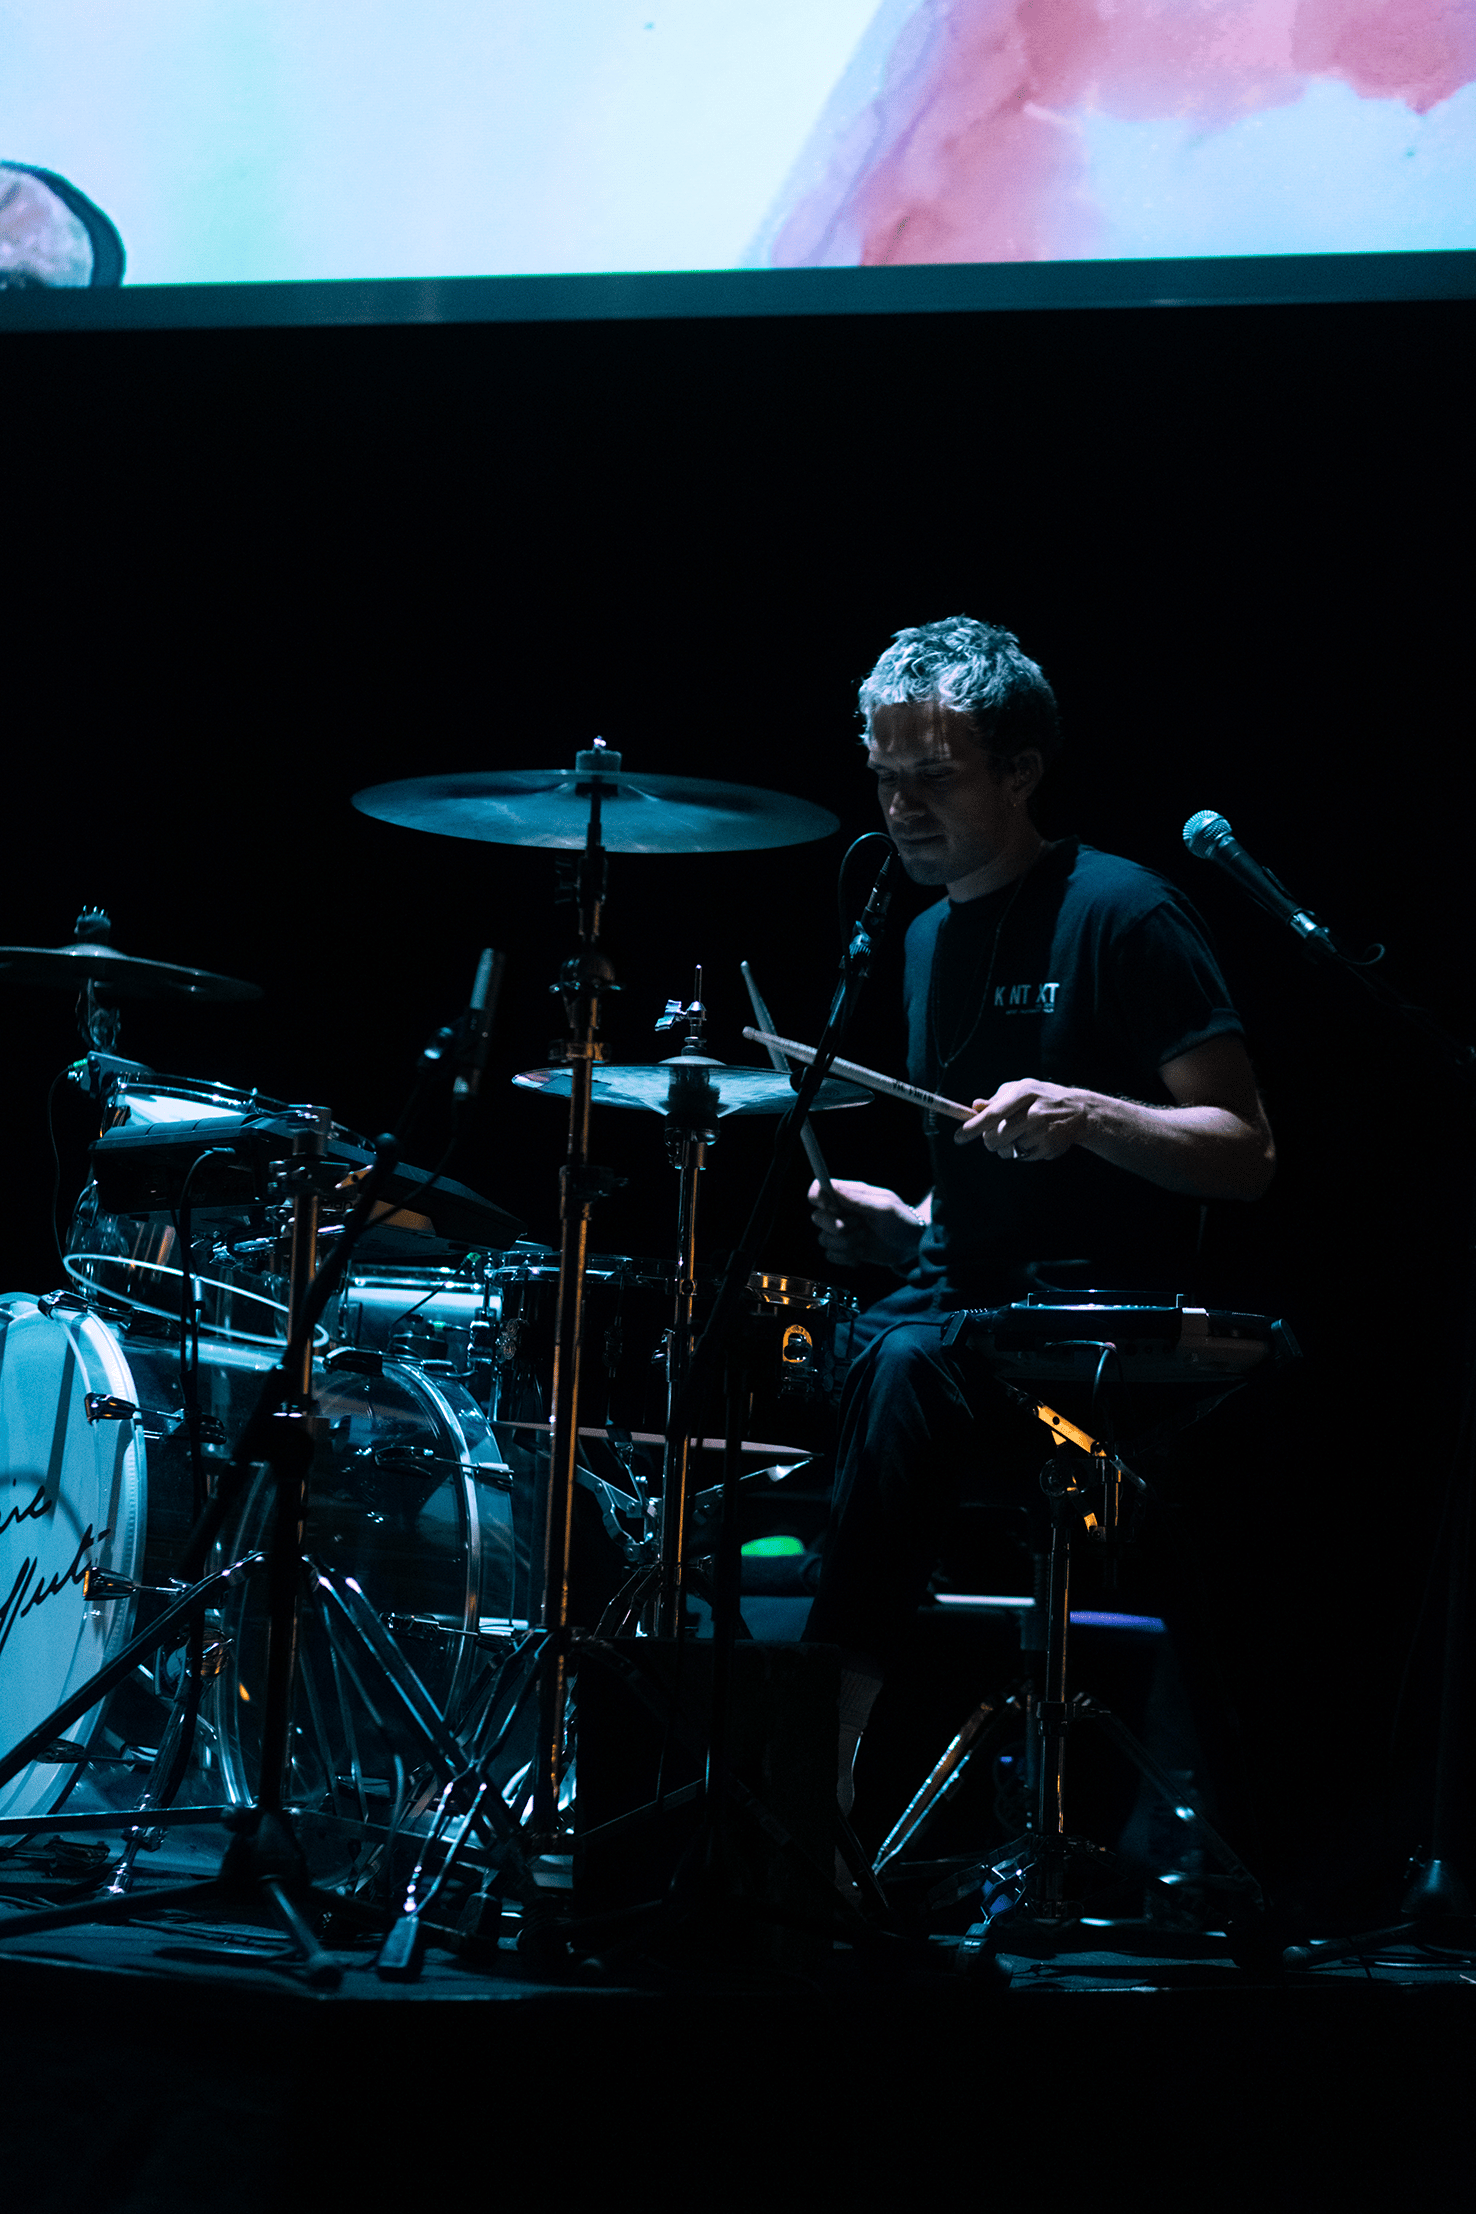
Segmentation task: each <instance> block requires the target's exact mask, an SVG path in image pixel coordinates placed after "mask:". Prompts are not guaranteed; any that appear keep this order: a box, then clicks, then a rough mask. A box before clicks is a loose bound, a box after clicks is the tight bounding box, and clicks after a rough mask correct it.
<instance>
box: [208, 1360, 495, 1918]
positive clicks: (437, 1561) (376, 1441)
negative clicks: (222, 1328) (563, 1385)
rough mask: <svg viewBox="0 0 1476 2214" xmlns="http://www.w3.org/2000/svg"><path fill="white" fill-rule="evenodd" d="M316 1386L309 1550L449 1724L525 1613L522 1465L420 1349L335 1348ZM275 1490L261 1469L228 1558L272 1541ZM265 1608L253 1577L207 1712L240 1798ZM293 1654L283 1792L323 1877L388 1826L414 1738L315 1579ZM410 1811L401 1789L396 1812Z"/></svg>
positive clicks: (239, 1592) (415, 1760) (251, 1784)
mask: <svg viewBox="0 0 1476 2214" xmlns="http://www.w3.org/2000/svg"><path fill="white" fill-rule="evenodd" d="M202 1359H203V1354H202ZM313 1396H314V1410H315V1414H316V1418H317V1424H318V1429H317V1435H316V1439H315V1443H314V1451H313V1463H312V1471H311V1475H310V1478H309V1495H308V1498H309V1503H308V1521H307V1537H306V1544H305V1551H306V1553H307V1555H308V1557H309V1559H310V1560H311V1561H313V1562H314V1563H315V1564H317V1565H320V1566H321V1567H323V1568H324V1569H327V1570H329V1571H332V1572H335V1573H336V1574H337V1575H339V1576H348V1577H351V1578H352V1579H353V1581H354V1583H355V1584H357V1586H358V1587H359V1589H360V1590H361V1591H362V1593H363V1595H364V1597H365V1598H366V1599H367V1600H368V1602H369V1604H370V1606H371V1607H372V1608H373V1609H374V1611H375V1612H376V1614H378V1616H379V1618H380V1620H381V1621H382V1622H383V1623H384V1625H385V1627H386V1628H387V1629H388V1630H389V1632H390V1634H391V1636H392V1637H393V1639H394V1641H395V1644H396V1645H397V1646H398V1647H399V1650H400V1654H401V1655H402V1656H403V1660H404V1662H405V1663H407V1664H408V1666H409V1667H410V1668H411V1669H412V1670H413V1671H414V1673H415V1675H416V1676H417V1677H418V1678H419V1680H420V1682H421V1683H422V1684H423V1685H424V1687H425V1689H426V1690H427V1691H428V1692H429V1693H430V1695H431V1697H432V1699H433V1700H434V1701H435V1703H436V1705H437V1707H438V1708H439V1709H440V1710H441V1712H442V1714H443V1715H445V1717H446V1718H447V1721H448V1722H449V1724H450V1726H451V1728H452V1730H453V1731H454V1730H456V1729H457V1728H458V1727H459V1726H460V1725H461V1724H462V1723H463V1722H464V1721H465V1720H466V1718H467V1715H468V1712H469V1710H470V1709H471V1708H472V1707H473V1706H474V1705H475V1703H476V1701H477V1698H478V1695H479V1693H480V1692H481V1690H482V1689H483V1687H484V1685H485V1681H486V1677H487V1670H488V1665H489V1662H490V1661H491V1660H493V1659H494V1658H496V1657H498V1656H500V1653H501V1651H502V1650H503V1649H504V1641H505V1640H506V1639H507V1638H508V1637H509V1636H510V1635H511V1634H512V1633H513V1632H514V1631H515V1630H518V1629H522V1628H525V1627H526V1624H524V1623H521V1622H516V1621H514V1619H513V1614H512V1600H513V1577H514V1557H513V1523H512V1497H511V1493H512V1474H511V1471H510V1470H509V1469H508V1468H507V1467H506V1465H505V1464H504V1462H503V1459H502V1455H501V1453H500V1451H499V1450H498V1445H497V1440H496V1438H495V1437H494V1436H493V1433H492V1430H491V1428H490V1426H489V1424H488V1422H487V1419H486V1417H485V1416H484V1415H483V1414H482V1412H481V1410H480V1408H478V1406H477V1405H476V1402H475V1401H474V1400H473V1399H472V1398H471V1396H470V1394H469V1393H468V1392H467V1391H466V1389H465V1388H464V1386H462V1385H461V1384H460V1383H458V1382H457V1381H456V1380H455V1379H454V1378H452V1377H450V1376H447V1375H443V1374H437V1375H434V1376H432V1375H431V1374H430V1373H429V1372H428V1371H427V1370H425V1369H424V1368H422V1367H421V1366H420V1365H419V1364H418V1363H417V1362H414V1361H409V1360H396V1359H393V1358H382V1357H380V1356H378V1355H376V1354H374V1353H366V1352H362V1351H355V1350H348V1351H341V1352H339V1353H337V1354H336V1355H331V1356H330V1357H329V1360H328V1361H327V1362H326V1363H325V1364H324V1365H323V1366H322V1367H321V1368H319V1369H317V1370H316V1371H315V1373H314V1382H313ZM273 1498H274V1487H273V1483H272V1478H271V1475H270V1472H269V1471H267V1470H262V1471H261V1473H260V1474H259V1475H258V1477H257V1478H256V1481H255V1483H254V1484H253V1486H252V1488H251V1490H250V1492H249V1493H248V1495H247V1497H246V1500H245V1502H244V1504H243V1506H242V1508H241V1510H240V1511H239V1513H238V1514H237V1515H236V1516H235V1518H234V1519H233V1521H232V1522H231V1523H230V1524H229V1525H228V1527H227V1531H226V1545H225V1549H226V1552H227V1554H228V1556H229V1557H232V1558H239V1557H240V1556H241V1555H243V1554H246V1553H251V1552H257V1551H261V1550H263V1549H265V1547H266V1546H267V1544H268V1543H269V1540H270V1536H271V1527H272V1516H273ZM266 1609H267V1597H266V1579H265V1576H264V1575H258V1576H255V1577H253V1578H250V1579H248V1580H247V1581H245V1582H244V1583H242V1584H241V1585H240V1586H238V1587H237V1588H236V1589H235V1590H233V1591H232V1592H231V1593H230V1594H229V1595H228V1596H227V1598H226V1600H225V1602H224V1604H223V1606H222V1609H221V1614H220V1624H221V1635H222V1637H223V1639H224V1641H225V1646H226V1650H227V1652H228V1654H229V1656H230V1657H229V1664H228V1666H226V1667H225V1668H224V1669H223V1670H222V1672H221V1674H220V1676H219V1677H218V1678H217V1679H216V1696H215V1702H214V1710H213V1715H212V1720H213V1722H214V1726H215V1730H216V1733H217V1737H218V1745H219V1758H220V1763H221V1770H222V1778H223V1782H224V1787H225V1793H226V1796H227V1797H228V1798H230V1799H232V1800H234V1801H238V1802H239V1801H245V1800H249V1799H252V1798H254V1797H255V1794H256V1790H257V1781H258V1773H259V1767H260V1745H261V1741H260V1719H261V1713H262V1704H263V1691H264V1687H265V1680H266V1629H267V1612H266ZM297 1658H298V1680H297V1692H296V1705H295V1710H294V1717H293V1733H292V1750H291V1760H290V1771H289V1776H288V1782H287V1796H288V1802H289V1804H291V1805H292V1806H293V1807H295V1808H297V1809H298V1810H299V1811H300V1812H302V1813H304V1814H308V1815H321V1816H322V1817H324V1822H323V1824H322V1825H320V1826H319V1828H318V1829H317V1830H316V1831H305V1832H304V1845H305V1848H306V1849H307V1851H308V1855H309V1860H310V1863H311V1864H312V1865H313V1866H314V1869H315V1872H316V1873H318V1874H319V1875H320V1876H321V1875H325V1874H326V1873H327V1872H328V1871H329V1868H330V1867H331V1866H335V1865H336V1864H337V1863H338V1861H340V1860H341V1859H342V1857H343V1855H342V1852H341V1850H340V1849H339V1848H340V1847H341V1843H342V1840H343V1839H344V1838H345V1837H346V1836H353V1835H355V1834H357V1833H358V1832H359V1830H360V1825H361V1824H362V1823H364V1822H366V1821H367V1822H368V1823H370V1824H371V1825H373V1826H374V1827H376V1828H378V1827H381V1826H383V1827H389V1826H390V1824H391V1818H392V1814H393V1812H394V1809H395V1805H396V1801H397V1799H398V1798H399V1796H400V1793H401V1790H402V1788H403V1787H404V1784H405V1782H406V1780H407V1779H408V1778H410V1777H412V1776H413V1774H414V1772H415V1770H416V1769H417V1767H419V1766H420V1764H421V1748H420V1744H419V1741H418V1740H417V1739H416V1738H415V1736H414V1735H413V1734H412V1733H411V1731H410V1730H409V1729H408V1727H407V1726H405V1725H403V1724H402V1723H400V1722H398V1721H397V1719H396V1718H397V1716H398V1714H399V1711H400V1710H399V1706H398V1702H397V1700H396V1698H395V1696H394V1694H393V1692H391V1691H387V1690H385V1689H384V1688H383V1686H382V1679H380V1678H379V1676H378V1674H377V1672H376V1670H375V1668H374V1666H373V1665H372V1664H371V1663H368V1662H367V1661H366V1656H365V1653H364V1650H363V1647H362V1646H361V1645H360V1643H359V1642H358V1640H357V1639H356V1638H355V1637H354V1636H353V1635H352V1634H351V1633H349V1632H348V1631H347V1630H346V1627H345V1622H344V1618H343V1615H342V1613H341V1611H340V1610H339V1608H338V1607H337V1606H336V1604H335V1603H334V1601H333V1600H332V1598H331V1596H330V1594H329V1593H328V1592H326V1591H325V1590H324V1588H323V1586H322V1585H321V1584H318V1583H314V1584H312V1585H310V1586H309V1587H308V1588H307V1590H306V1591H305V1599H304V1607H303V1611H302V1614H301V1617H300V1619H299V1637H298V1652H297ZM397 1763H398V1766H397ZM406 1811H407V1810H406V1808H405V1807H404V1806H403V1805H402V1806H401V1809H400V1813H401V1816H402V1818H403V1816H404V1814H405V1813H406ZM335 1840H337V1841H338V1842H337V1845H336V1844H335ZM349 1857H352V1854H350V1856H349Z"/></svg>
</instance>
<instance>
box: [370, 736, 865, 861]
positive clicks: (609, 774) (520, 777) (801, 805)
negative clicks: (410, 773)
mask: <svg viewBox="0 0 1476 2214" xmlns="http://www.w3.org/2000/svg"><path fill="white" fill-rule="evenodd" d="M589 758H592V756H591V757H589ZM607 764H608V765H607ZM599 779H600V786H601V799H600V839H601V842H602V843H603V845H604V847H605V850H606V851H607V852H609V853H748V852H753V851H755V850H757V849H758V848H760V847H764V846H799V845H804V844H806V843H808V841H809V840H811V839H813V838H828V837H829V836H830V834H831V832H832V831H833V830H835V829H837V828H838V827H839V822H838V818H837V817H836V816H834V815H832V814H831V813H830V811H829V809H828V808H824V807H816V806H814V805H813V804H812V803H811V802H810V801H809V800H802V799H793V798H791V797H790V795H789V794H788V793H787V792H765V791H760V790H758V789H757V788H756V787H754V786H751V785H747V784H714V783H711V782H710V781H709V780H708V779H706V778H704V777H691V776H636V775H634V774H632V773H631V771H629V770H627V769H623V768H622V767H621V765H620V756H619V754H618V753H614V752H606V753H604V754H603V755H602V756H601V758H600V764H599ZM353 803H354V805H355V807H357V808H358V810H359V812H360V814H363V815H373V816H375V817H376V818H377V819H378V820H379V821H380V822H386V823H398V824H400V825H401V826H402V827H403V828H404V829H406V830H427V831H430V832H431V833H432V834H433V835H434V836H436V837H441V838H475V839H478V840H479V841H481V842H482V843H483V844H486V845H494V846H553V847H560V848H574V847H579V846H582V845H583V844H584V842H585V837H586V834H587V832H588V829H589V805H590V772H589V771H588V770H586V769H585V768H584V767H583V766H582V765H581V767H579V768H574V769H478V770H469V771H467V773H466V774H465V775H462V776H417V777H408V778H405V779H404V780H402V781H401V782H399V783H395V784H372V785H370V786H368V787H367V789H366V790H364V791H362V792H355V794H354V802H353Z"/></svg>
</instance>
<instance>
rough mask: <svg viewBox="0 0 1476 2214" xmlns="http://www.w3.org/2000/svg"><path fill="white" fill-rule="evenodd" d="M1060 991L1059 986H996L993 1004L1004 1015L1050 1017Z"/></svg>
mask: <svg viewBox="0 0 1476 2214" xmlns="http://www.w3.org/2000/svg"><path fill="white" fill-rule="evenodd" d="M1060 989H1061V987H1060V985H1059V984H996V985H995V987H994V1004H995V1007H996V1008H997V1009H998V1010H999V1012H1000V1013H1001V1014H1005V1015H1050V1014H1054V1012H1055V1007H1056V994H1057V992H1059V991H1060Z"/></svg>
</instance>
